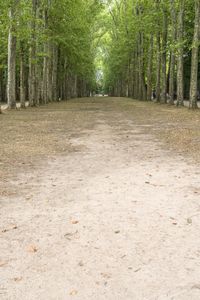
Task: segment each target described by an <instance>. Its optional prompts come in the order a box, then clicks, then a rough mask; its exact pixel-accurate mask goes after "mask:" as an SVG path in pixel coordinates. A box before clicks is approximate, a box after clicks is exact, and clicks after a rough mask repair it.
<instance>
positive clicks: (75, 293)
mask: <svg viewBox="0 0 200 300" xmlns="http://www.w3.org/2000/svg"><path fill="white" fill-rule="evenodd" d="M69 294H70V296H76V295H77V294H78V291H77V290H72V291H71V292H70V293H69Z"/></svg>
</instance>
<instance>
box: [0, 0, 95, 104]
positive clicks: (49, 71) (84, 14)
mask: <svg viewBox="0 0 200 300" xmlns="http://www.w3.org/2000/svg"><path fill="white" fill-rule="evenodd" d="M0 7H1V10H0V104H1V102H7V103H8V107H9V108H15V107H16V102H17V101H20V103H21V107H22V108H24V107H25V102H26V101H29V105H30V106H38V105H40V104H46V103H48V102H51V101H58V100H62V99H68V98H72V97H82V96H88V95H89V92H90V90H91V89H92V87H93V86H94V84H95V66H94V56H95V53H94V49H93V47H92V42H93V35H94V32H93V27H94V26H93V25H94V22H95V15H96V14H97V13H98V11H99V9H100V4H99V2H98V1H96V0H84V1H82V0H76V1H74V0H7V1H4V0H0ZM0 107H1V105H0Z"/></svg>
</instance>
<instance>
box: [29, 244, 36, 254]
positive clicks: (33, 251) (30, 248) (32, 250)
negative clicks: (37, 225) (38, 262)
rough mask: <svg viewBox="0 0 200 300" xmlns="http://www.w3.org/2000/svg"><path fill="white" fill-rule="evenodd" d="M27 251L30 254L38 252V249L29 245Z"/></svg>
mask: <svg viewBox="0 0 200 300" xmlns="http://www.w3.org/2000/svg"><path fill="white" fill-rule="evenodd" d="M27 251H28V252H30V253H35V252H37V251H38V248H37V247H36V246H35V245H29V246H28V248H27Z"/></svg>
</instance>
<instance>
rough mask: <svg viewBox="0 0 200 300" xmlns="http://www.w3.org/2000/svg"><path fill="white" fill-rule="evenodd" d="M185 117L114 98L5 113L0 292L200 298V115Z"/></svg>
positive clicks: (127, 299)
mask: <svg viewBox="0 0 200 300" xmlns="http://www.w3.org/2000/svg"><path fill="white" fill-rule="evenodd" d="M179 116H180V117H178V118H179V119H177V110H176V109H175V108H173V109H172V108H170V107H167V106H164V107H161V106H157V105H156V106H152V105H150V104H143V103H142V104H141V103H139V102H135V101H132V100H127V99H109V98H102V99H82V100H72V101H70V102H68V103H60V104H52V105H50V106H48V107H45V108H41V109H35V110H34V109H27V110H26V111H25V112H22V111H17V112H13V113H12V112H8V113H6V114H5V115H3V118H4V120H2V123H4V124H5V126H3V129H2V131H1V132H2V133H1V134H2V138H3V137H4V140H3V142H4V143H3V145H4V146H5V147H4V146H1V156H0V158H1V160H0V164H1V165H0V166H1V173H0V174H1V178H0V187H1V194H0V197H1V198H0V239H1V240H0V299H1V300H8V299H9V300H22V299H24V300H35V299H40V300H47V299H48V300H68V299H77V300H88V299H92V300H93V299H94V300H95V299H97V300H104V299H105V300H165V299H174V300H199V299H200V237H199V232H200V202H199V201H200V168H199V164H198V158H199V153H195V155H194V156H193V155H192V154H193V153H192V151H188V149H187V147H183V145H185V143H186V141H187V145H186V146H190V150H191V149H193V150H194V151H196V150H198V149H199V148H198V147H199V143H197V142H196V139H197V138H198V135H196V136H195V134H194V131H195V130H196V129H197V126H199V123H198V120H199V114H198V113H194V114H193V115H192V113H190V112H188V111H187V110H182V111H181V112H180V114H179ZM185 116H187V119H186V118H185ZM181 122H182V123H181ZM180 124H184V128H183V126H180ZM192 124H193V125H195V124H198V125H196V127H195V128H193V127H194V126H193V127H192ZM172 128H178V130H179V131H178V133H180V132H182V134H183V136H184V132H185V131H184V130H186V131H187V132H188V131H189V134H188V135H187V136H186V137H185V139H184V140H182V139H181V138H180V136H179V134H178V135H176V134H177V131H176V133H172V132H171V131H172ZM4 130H5V131H4ZM6 132H7V135H6V136H5V133H6ZM193 136H195V137H194V138H193V139H192V137H193ZM11 141H13V144H12V145H11ZM183 154H184V155H183Z"/></svg>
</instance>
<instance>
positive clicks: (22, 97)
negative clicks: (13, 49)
mask: <svg viewBox="0 0 200 300" xmlns="http://www.w3.org/2000/svg"><path fill="white" fill-rule="evenodd" d="M25 93H26V91H25V55H24V44H23V42H21V43H20V105H21V108H25Z"/></svg>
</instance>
